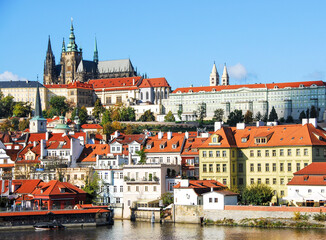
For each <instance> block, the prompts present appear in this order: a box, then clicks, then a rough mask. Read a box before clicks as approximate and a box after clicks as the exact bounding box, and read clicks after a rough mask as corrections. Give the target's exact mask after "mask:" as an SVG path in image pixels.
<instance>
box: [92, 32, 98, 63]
mask: <svg viewBox="0 0 326 240" xmlns="http://www.w3.org/2000/svg"><path fill="white" fill-rule="evenodd" d="M93 61H94V62H96V63H98V51H97V41H96V37H95V47H94V57H93Z"/></svg>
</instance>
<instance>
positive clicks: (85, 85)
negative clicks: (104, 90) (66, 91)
mask: <svg viewBox="0 0 326 240" xmlns="http://www.w3.org/2000/svg"><path fill="white" fill-rule="evenodd" d="M67 88H79V89H89V90H92V89H93V85H92V84H90V83H83V82H80V81H75V82H72V83H70V84H68V87H67Z"/></svg>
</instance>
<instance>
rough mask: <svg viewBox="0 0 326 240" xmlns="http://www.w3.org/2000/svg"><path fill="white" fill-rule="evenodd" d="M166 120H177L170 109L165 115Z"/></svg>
mask: <svg viewBox="0 0 326 240" xmlns="http://www.w3.org/2000/svg"><path fill="white" fill-rule="evenodd" d="M164 122H175V118H174V116H173V113H172V111H169V112H168V114H166V115H165V117H164Z"/></svg>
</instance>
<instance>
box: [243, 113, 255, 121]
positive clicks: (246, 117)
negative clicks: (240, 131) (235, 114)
mask: <svg viewBox="0 0 326 240" xmlns="http://www.w3.org/2000/svg"><path fill="white" fill-rule="evenodd" d="M253 120H254V119H253V113H252V112H251V111H250V110H247V112H246V114H245V115H244V122H245V123H246V124H248V123H251V122H252V121H253Z"/></svg>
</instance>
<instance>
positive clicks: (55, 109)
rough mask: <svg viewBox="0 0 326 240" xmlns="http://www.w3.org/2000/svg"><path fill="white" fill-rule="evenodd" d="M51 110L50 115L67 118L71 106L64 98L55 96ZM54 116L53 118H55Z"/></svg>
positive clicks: (52, 98) (50, 103)
mask: <svg viewBox="0 0 326 240" xmlns="http://www.w3.org/2000/svg"><path fill="white" fill-rule="evenodd" d="M49 105H50V109H49V113H51V115H53V116H61V115H63V116H65V115H66V113H67V112H68V111H70V110H71V109H70V105H69V103H68V102H67V101H66V98H65V97H63V96H53V97H51V99H50V102H49ZM53 116H52V117H53Z"/></svg>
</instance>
